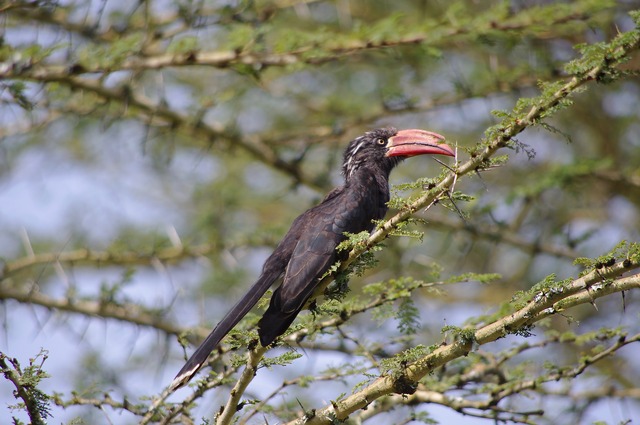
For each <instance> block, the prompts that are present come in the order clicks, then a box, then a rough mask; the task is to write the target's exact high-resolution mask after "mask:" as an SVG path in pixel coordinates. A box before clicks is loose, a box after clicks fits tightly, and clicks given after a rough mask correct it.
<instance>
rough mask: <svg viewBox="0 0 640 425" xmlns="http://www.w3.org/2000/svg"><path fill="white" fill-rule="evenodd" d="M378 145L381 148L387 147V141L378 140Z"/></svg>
mask: <svg viewBox="0 0 640 425" xmlns="http://www.w3.org/2000/svg"><path fill="white" fill-rule="evenodd" d="M376 143H377V144H379V145H380V146H385V145H386V144H387V141H386V140H384V139H380V138H378V139H376Z"/></svg>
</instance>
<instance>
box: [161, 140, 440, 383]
mask: <svg viewBox="0 0 640 425" xmlns="http://www.w3.org/2000/svg"><path fill="white" fill-rule="evenodd" d="M443 140H444V138H443V137H442V136H440V135H438V134H436V133H431V132H428V131H424V130H402V131H397V130H396V129H394V128H384V129H377V130H373V131H370V132H367V133H365V134H364V135H362V136H360V137H358V138H356V139H355V140H353V141H352V142H351V143H350V144H349V146H348V147H347V149H346V151H345V153H344V161H343V167H342V172H343V174H344V178H345V183H344V185H343V186H340V187H338V188H336V189H334V190H333V191H331V192H330V193H329V194H328V195H327V196H326V198H325V199H324V200H323V201H322V202H321V203H320V204H319V205H317V206H315V207H313V208H311V209H309V210H307V211H306V212H304V213H303V214H302V215H300V216H299V217H298V218H296V219H295V220H294V222H293V224H292V225H291V228H290V229H289V231H288V232H287V234H286V235H285V237H284V238H283V239H282V241H281V242H280V243H279V244H278V246H277V247H276V248H275V250H274V251H273V253H272V254H271V256H269V258H268V259H267V260H266V261H265V263H264V266H263V268H262V273H261V275H260V277H259V278H258V280H257V281H256V283H255V284H254V285H253V286H252V287H251V288H250V289H249V291H248V292H247V293H246V294H245V295H244V296H243V297H242V298H241V299H240V301H238V303H237V304H236V305H234V306H233V307H232V308H231V310H230V311H229V312H228V313H227V314H226V315H225V316H224V318H223V319H222V320H221V321H220V323H218V325H217V326H216V327H215V329H214V330H213V331H212V332H211V334H209V336H208V337H207V338H206V339H205V340H204V342H203V343H202V344H201V345H200V346H199V347H198V349H197V350H196V351H195V352H194V353H193V355H192V356H191V358H189V360H188V361H187V363H186V364H185V365H184V367H183V368H182V369H181V370H180V372H178V374H177V375H176V377H175V379H174V381H173V383H172V384H171V389H176V388H179V387H180V386H182V385H184V384H186V383H187V382H188V381H189V380H190V379H191V378H192V376H193V375H194V374H195V373H196V372H197V371H198V370H199V369H200V367H202V365H203V364H204V362H205V361H206V360H207V357H208V356H209V354H210V353H211V351H213V349H215V347H216V346H217V345H218V344H219V343H220V341H221V340H222V338H224V336H225V335H226V334H227V333H228V332H229V331H230V330H231V329H233V327H234V326H235V325H236V324H237V323H238V322H239V321H240V320H241V319H242V318H243V317H244V316H245V315H246V314H247V313H248V312H249V310H251V308H253V306H254V305H255V304H256V303H257V302H258V300H259V299H260V297H262V295H264V293H265V292H266V291H267V289H269V287H271V286H272V285H274V284H277V283H280V285H279V286H278V287H277V289H276V290H275V291H274V293H273V295H272V297H271V301H270V303H269V307H268V309H267V311H266V312H265V313H264V315H263V317H262V319H261V320H260V322H259V324H258V328H259V329H258V334H259V337H260V343H261V344H262V346H264V347H266V346H267V345H269V344H271V343H272V342H273V341H274V340H275V339H276V338H277V337H278V336H279V335H282V334H283V333H284V332H285V331H286V330H287V328H288V327H289V326H290V325H291V323H292V322H293V320H294V319H295V318H296V316H297V315H298V313H299V312H300V310H302V308H303V307H304V305H305V303H306V302H307V300H308V299H309V298H310V297H311V295H312V294H313V291H314V289H315V288H316V286H317V284H318V281H319V278H320V277H322V276H323V275H324V274H325V272H326V271H327V270H328V269H329V267H331V265H332V264H334V263H335V262H336V261H337V260H339V259H340V256H341V255H346V253H338V252H336V247H337V246H338V244H340V242H342V241H343V240H345V238H346V236H345V233H346V232H348V233H359V232H362V231H364V230H366V231H371V230H372V229H373V227H374V223H373V221H374V220H380V219H382V218H383V217H384V215H385V214H386V212H387V202H388V201H389V183H388V179H389V174H390V172H391V170H392V169H393V168H394V167H395V166H396V165H397V164H398V163H399V162H400V161H401V160H403V159H404V158H407V157H409V156H414V155H421V154H441V155H449V156H453V151H452V149H451V148H450V147H449V146H447V145H446V144H444V143H442V142H443Z"/></svg>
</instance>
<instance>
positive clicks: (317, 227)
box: [278, 199, 355, 313]
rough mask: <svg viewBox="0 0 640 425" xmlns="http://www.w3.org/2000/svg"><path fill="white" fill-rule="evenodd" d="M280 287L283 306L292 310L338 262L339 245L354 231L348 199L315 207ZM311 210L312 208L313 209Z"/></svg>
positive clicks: (300, 303)
mask: <svg viewBox="0 0 640 425" xmlns="http://www.w3.org/2000/svg"><path fill="white" fill-rule="evenodd" d="M311 211H312V212H313V214H311V216H310V217H309V220H307V223H306V226H305V231H304V232H303V233H302V234H301V235H300V237H299V239H298V242H297V244H296V246H295V248H294V250H293V252H292V254H291V259H290V260H289V264H288V265H287V269H286V271H285V275H284V278H283V282H282V286H281V287H280V289H279V291H278V292H279V293H278V296H279V300H278V301H279V308H280V310H281V311H282V312H283V313H291V312H294V311H296V310H300V308H301V307H302V306H303V305H304V303H305V302H306V301H307V299H308V298H309V297H310V296H311V294H312V293H313V291H314V289H315V287H316V286H317V284H318V278H320V277H321V276H322V275H323V274H324V273H326V271H327V270H329V268H330V267H331V266H332V265H333V263H335V261H336V259H337V253H336V247H337V246H338V245H339V244H340V242H342V241H343V240H344V239H345V235H344V233H345V232H347V231H352V230H353V229H351V227H353V226H352V224H353V223H351V222H352V221H353V214H354V213H355V211H354V208H352V206H351V205H348V203H345V202H344V200H340V199H338V201H337V202H325V203H323V204H321V205H319V206H318V207H316V208H315V209H313V210H311ZM311 211H310V212H311Z"/></svg>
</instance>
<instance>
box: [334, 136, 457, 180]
mask: <svg viewBox="0 0 640 425" xmlns="http://www.w3.org/2000/svg"><path fill="white" fill-rule="evenodd" d="M424 154H432V155H434V154H435V155H447V156H454V152H453V149H451V147H449V146H448V145H446V144H445V143H444V137H442V136H441V135H439V134H437V133H432V132H430V131H425V130H415V129H412V130H400V131H398V130H396V129H395V128H392V127H390V128H379V129H376V130H373V131H368V132H366V133H365V134H363V135H362V136H360V137H358V138H356V139H354V140H353V141H352V142H351V143H349V146H348V147H347V150H346V151H345V152H344V162H343V166H342V173H343V174H344V175H345V177H346V178H347V179H348V178H349V177H350V176H351V175H352V174H353V173H354V172H355V171H356V170H357V169H359V168H361V167H363V166H367V165H370V166H375V167H376V168H381V169H382V170H384V171H385V172H387V173H388V172H390V171H391V169H392V168H393V167H395V166H396V165H397V164H398V163H399V162H400V161H402V160H403V159H405V158H408V157H410V156H416V155H424Z"/></svg>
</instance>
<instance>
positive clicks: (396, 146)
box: [386, 129, 455, 156]
mask: <svg viewBox="0 0 640 425" xmlns="http://www.w3.org/2000/svg"><path fill="white" fill-rule="evenodd" d="M424 154H431V155H447V156H455V153H454V152H453V149H451V147H450V146H449V145H447V144H445V143H444V137H443V136H441V135H439V134H438V133H432V132H430V131H425V130H417V129H411V130H400V131H398V134H396V135H395V136H392V137H390V138H389V144H388V145H387V153H386V156H416V155H424Z"/></svg>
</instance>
